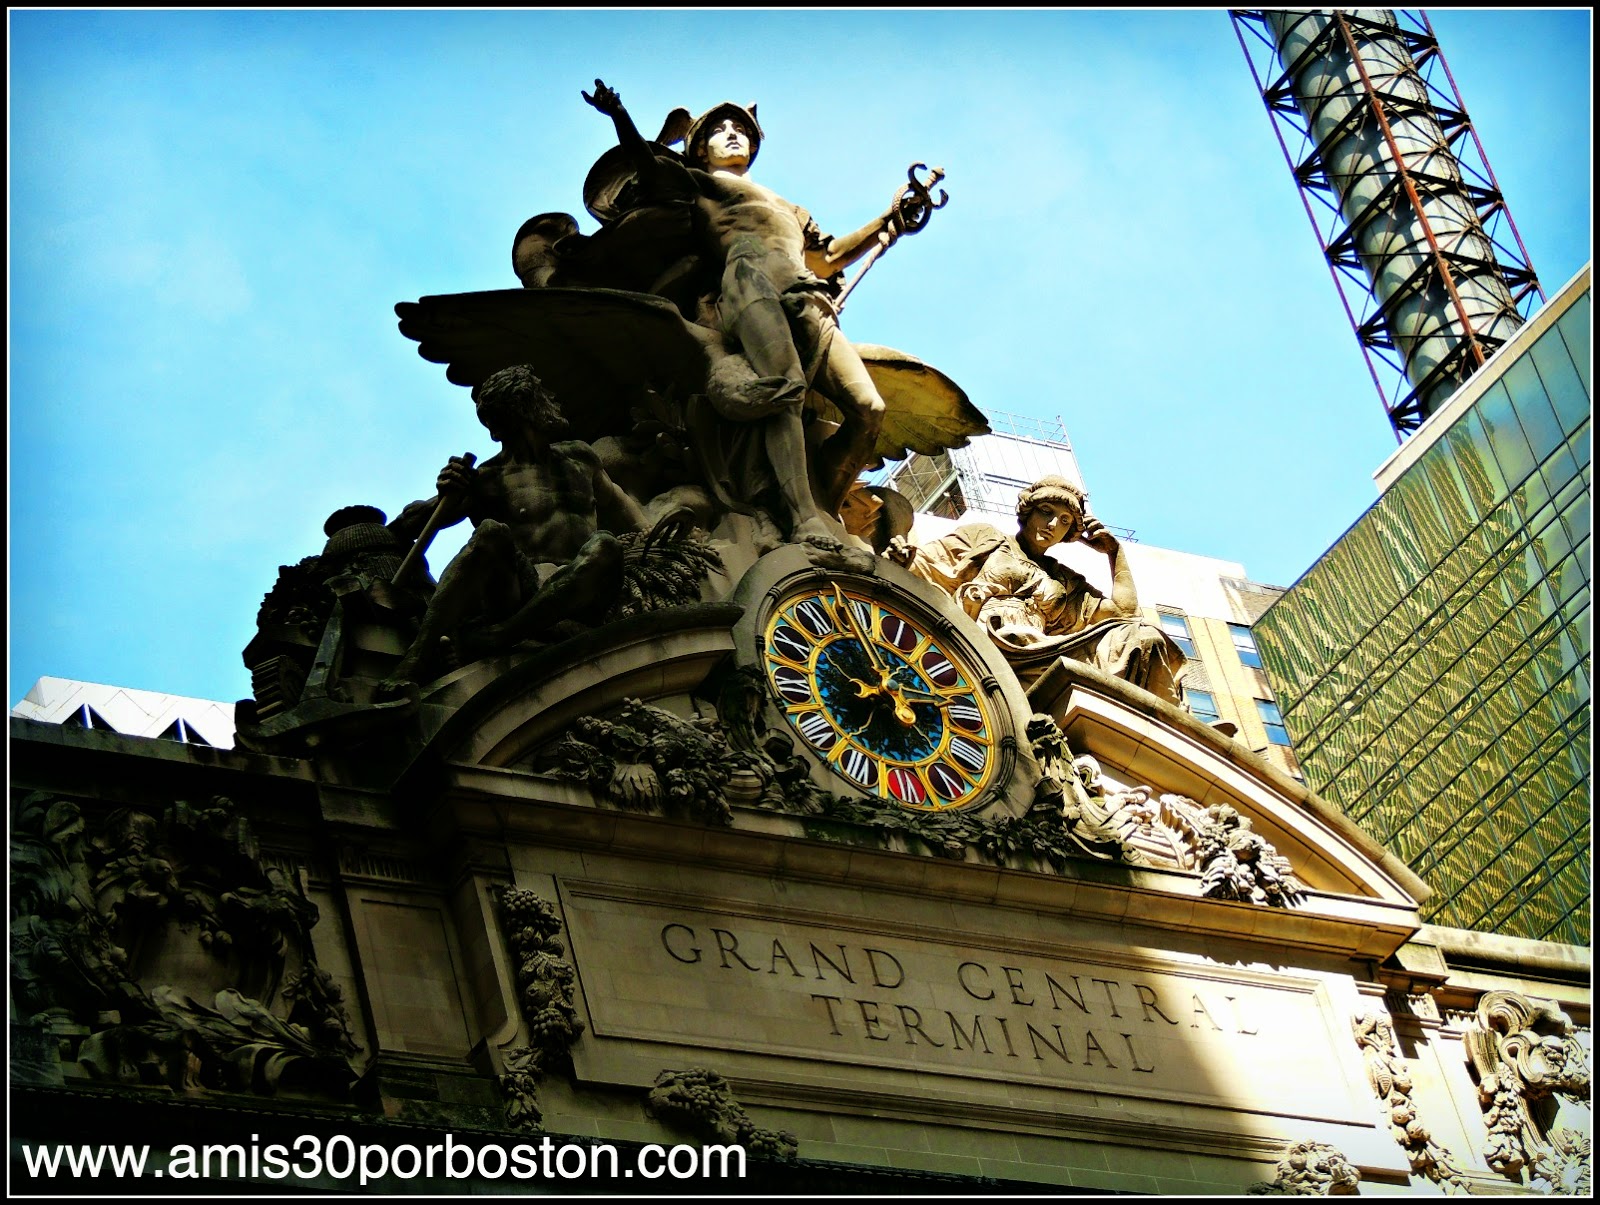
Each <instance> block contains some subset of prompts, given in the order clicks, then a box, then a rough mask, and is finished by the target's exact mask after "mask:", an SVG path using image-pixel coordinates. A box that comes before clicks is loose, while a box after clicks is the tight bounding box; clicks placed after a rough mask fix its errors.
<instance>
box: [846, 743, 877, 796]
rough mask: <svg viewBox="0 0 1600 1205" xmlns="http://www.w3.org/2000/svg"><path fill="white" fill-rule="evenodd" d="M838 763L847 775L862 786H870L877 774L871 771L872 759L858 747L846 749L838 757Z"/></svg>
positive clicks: (874, 781) (873, 783)
mask: <svg viewBox="0 0 1600 1205" xmlns="http://www.w3.org/2000/svg"><path fill="white" fill-rule="evenodd" d="M839 765H840V768H841V769H843V770H844V772H845V773H846V774H847V775H849V776H850V777H851V778H853V779H855V781H857V782H859V783H860V784H861V785H862V786H864V787H870V786H873V785H875V783H876V779H877V775H875V774H874V773H873V772H872V770H873V765H872V759H871V758H870V757H868V756H867V755H866V754H865V753H863V752H861V750H860V749H846V750H845V751H844V756H843V757H841V758H840V759H839Z"/></svg>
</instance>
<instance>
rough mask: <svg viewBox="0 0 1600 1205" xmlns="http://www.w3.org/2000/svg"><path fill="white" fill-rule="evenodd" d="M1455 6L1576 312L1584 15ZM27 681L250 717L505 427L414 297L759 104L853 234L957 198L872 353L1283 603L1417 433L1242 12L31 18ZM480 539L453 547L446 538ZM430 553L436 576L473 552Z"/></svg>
mask: <svg viewBox="0 0 1600 1205" xmlns="http://www.w3.org/2000/svg"><path fill="white" fill-rule="evenodd" d="M1430 17H1431V19H1432V21H1433V24H1434V27H1435V30H1436V32H1437V33H1438V35H1439V38H1440V41H1441V43H1442V45H1443V48H1444V51H1445V54H1446V57H1447V58H1448V60H1449V62H1450V65H1451V68H1452V70H1453V72H1454V75H1455V78H1456V81H1457V83H1458V85H1459V86H1460V89H1461V92H1462V95H1463V97H1464V99H1465V101H1466V104H1467V107H1468V109H1469V111H1470V112H1471V114H1472V117H1473V119H1474V122H1475V124H1476V126H1477V128H1478V131H1479V134H1480V136H1481V138H1482V140H1483V144H1484V146H1485V149H1486V151H1487V153H1488V156H1489V159H1490V161H1491V163H1492V164H1493V166H1494V170H1495V172H1496V175H1497V176H1498V178H1499V181H1500V183H1501V186H1502V188H1503V189H1504V191H1505V193H1506V195H1507V197H1508V199H1509V201H1510V204H1511V208H1512V211H1513V213H1514V214H1515V215H1516V219H1517V223H1518V226H1519V227H1520V229H1521V231H1522V235H1523V238H1524V240H1525V242H1526V244H1527V247H1528V251H1529V255H1530V258H1531V259H1532V262H1533V264H1534V266H1535V268H1536V269H1537V270H1538V272H1539V274H1540V276H1541V278H1542V279H1543V281H1544V283H1545V286H1546V291H1547V293H1553V292H1554V291H1555V290H1556V289H1557V288H1559V287H1560V285H1562V284H1563V283H1564V282H1565V281H1566V280H1568V279H1569V278H1570V277H1571V276H1572V275H1573V274H1574V273H1575V272H1576V271H1577V270H1578V269H1579V268H1580V267H1581V266H1582V265H1583V264H1584V263H1585V262H1587V261H1588V259H1589V258H1590V255H1591V245H1590V220H1591V213H1590V206H1591V184H1590V175H1591V163H1590V152H1589V145H1590V141H1591V120H1592V114H1591V76H1590V57H1591V38H1592V32H1591V16H1590V14H1589V12H1588V11H1587V10H1577V9H1572V10H1548V11H1545V10H1541V11H1525V10H1517V11H1512V10H1439V11H1431V10H1430ZM8 26H9V60H10V61H9V67H10V105H9V116H10V131H9V133H10V138H9V169H10V170H9V173H8V179H9V186H10V187H9V202H10V205H9V235H10V238H9V251H8V258H9V301H10V307H9V317H10V321H9V335H10V339H9V346H10V357H9V368H10V375H9V434H10V442H9V469H10V474H9V502H10V507H9V518H10V522H9V536H10V540H9V552H10V563H9V580H10V586H11V591H10V609H9V619H10V640H9V643H10V661H11V667H10V696H11V701H12V702H15V701H16V700H18V699H20V698H21V697H22V695H23V694H24V693H25V692H26V691H27V689H28V687H29V686H30V685H32V683H33V682H34V681H35V680H36V679H37V678H38V677H40V676H41V675H54V676H58V677H67V678H79V679H85V680H89V681H95V682H105V683H111V684H115V685H120V686H132V687H139V688H143V689H149V690H162V691H170V692H172V693H176V694H186V695H195V696H200V697H205V698H214V699H222V700H233V699H237V698H241V697H244V696H246V695H247V694H248V693H249V682H248V677H247V675H246V673H245V670H244V667H243V665H242V663H241V661H240V650H241V649H242V648H243V647H244V645H245V643H246V641H248V640H249V638H250V637H251V635H252V634H253V632H254V617H255V612H256V608H257V607H258V606H259V604H260V601H261V596H262V594H263V593H264V592H265V591H266V590H267V588H268V587H269V586H271V584H272V582H273V579H274V577H275V575H276V572H277V567H278V566H279V565H280V564H287V563H293V562H295V561H298V560H299V559H301V558H302V557H305V556H307V555H310V554H311V553H313V552H316V551H318V550H319V548H320V546H321V543H322V538H323V537H322V522H323V520H324V519H325V518H326V517H327V515H328V514H329V513H330V512H331V511H333V510H334V509H336V508H338V507H340V506H344V505H347V504H350V503H354V502H370V503H373V504H375V505H377V506H380V507H382V508H383V509H385V510H386V511H387V512H388V513H389V514H390V515H391V516H392V515H394V514H395V513H397V512H398V511H399V509H400V508H401V506H403V505H404V504H405V503H406V502H408V501H410V500H412V499H414V498H419V497H426V496H428V495H429V494H430V493H431V490H432V483H433V478H434V475H435V473H436V472H437V470H438V468H439V466H440V465H441V464H442V463H443V462H444V460H445V458H446V457H447V456H449V455H452V454H459V453H461V452H465V451H469V450H470V451H474V452H476V453H478V454H479V455H480V456H483V455H487V454H488V453H490V452H491V451H492V450H493V445H492V444H491V443H490V441H489V440H488V439H487V437H486V436H485V435H484V433H483V432H482V430H481V428H479V427H478V425H477V423H476V421H475V420H474V418H473V415H472V408H471V406H470V404H469V402H468V400H467V395H466V391H465V390H462V389H460V388H458V387H456V386H453V385H450V384H449V383H447V382H446V380H445V378H444V370H443V368H442V367H440V366H436V365H431V364H428V363H427V362H425V361H423V360H422V359H420V358H419V357H418V356H417V354H416V351H415V345H414V344H413V343H411V342H410V341H409V340H407V339H405V338H404V337H402V336H401V335H400V334H399V333H398V331H397V330H396V325H395V318H394V313H393V306H394V303H395V302H397V301H404V300H412V299H415V298H417V297H419V296H422V295H425V294H430V293H449V292H464V291H471V290H477V289H493V288H507V287H514V286H515V285H516V283H517V282H516V279H515V277H514V275H513V274H512V271H511V263H510V252H511V241H512V236H513V234H514V233H515V231H516V229H517V227H518V226H519V225H520V224H521V223H522V221H523V220H524V219H526V218H527V217H529V216H531V215H533V214H535V213H540V212H544V211H548V210H567V211H569V212H572V213H575V214H578V215H580V216H581V219H582V223H583V229H585V230H592V229H593V226H594V223H593V222H592V220H591V219H589V218H588V216H587V215H586V214H583V212H582V203H581V197H580V187H581V184H582V180H583V177H584V174H585V173H586V171H587V170H588V167H589V165H590V164H591V163H592V162H593V160H594V159H595V158H596V157H597V156H598V155H599V154H600V153H601V152H602V151H604V150H605V149H606V148H607V147H608V146H609V145H611V143H612V134H611V130H610V126H609V122H607V121H606V120H605V119H604V118H602V117H600V116H599V115H598V114H596V113H594V112H593V111H592V110H591V109H589V108H588V107H587V106H586V105H585V104H584V103H583V101H582V100H581V99H580V97H579V92H580V90H583V89H587V88H589V87H590V86H591V84H592V81H593V80H594V78H595V77H596V76H600V77H602V78H604V79H605V80H606V82H607V83H609V84H611V85H612V86H614V87H616V88H617V89H618V90H619V91H620V92H621V93H622V96H623V98H624V101H625V102H626V103H627V104H628V106H629V108H630V110H631V111H632V112H633V113H634V114H635V116H636V117H637V119H638V122H639V125H640V126H641V128H644V130H645V133H646V134H650V133H653V132H654V129H655V127H656V125H657V124H658V123H659V121H660V120H661V118H662V117H663V116H664V115H665V113H666V112H667V110H669V109H670V108H672V107H674V106H676V105H684V106H686V107H688V108H689V109H690V110H691V111H693V112H696V113H698V112H700V111H701V110H703V109H705V108H708V107H709V106H710V105H712V104H714V103H716V102H718V101H721V100H725V99H733V100H738V101H741V102H744V101H749V100H756V101H758V102H759V103H760V115H761V121H762V124H763V126H764V127H765V131H766V134H767V141H766V143H765V145H764V146H763V149H762V152H761V157H760V161H759V163H758V164H757V171H756V177H757V178H758V179H759V180H761V181H762V182H763V183H765V184H767V185H768V186H770V187H772V188H775V189H776V190H777V191H778V192H780V193H782V194H783V195H784V196H787V197H789V198H790V199H791V200H794V201H796V202H798V203H800V204H802V205H804V206H805V207H806V208H807V209H809V210H810V211H811V212H812V213H813V214H814V215H815V216H816V218H817V219H818V221H819V222H820V223H821V224H822V226H823V228H824V229H826V230H830V231H832V232H835V233H838V232H843V231H847V230H850V229H854V228H855V227H856V226H858V225H860V224H861V223H862V222H864V221H865V220H867V219H868V218H870V217H871V216H873V215H874V214H876V213H878V212H879V211H881V209H882V208H883V206H884V205H885V204H886V203H887V201H888V199H889V197H890V196H891V195H892V193H893V191H894V189H895V188H896V187H897V186H898V185H899V184H900V183H902V182H903V181H904V179H905V174H904V173H905V169H906V166H907V165H908V164H910V163H913V162H923V163H928V164H937V165H940V166H943V167H944V168H945V170H946V172H947V179H946V181H945V187H946V188H947V189H948V191H949V194H950V203H949V206H948V207H947V208H946V209H945V210H943V211H941V212H940V213H938V214H937V215H935V217H934V220H933V221H932V223H931V224H930V226H929V227H928V229H927V230H926V231H924V232H923V233H921V234H919V235H918V236H916V237H915V238H914V239H908V240H905V241H903V242H902V243H900V244H899V245H897V246H896V247H895V248H894V249H893V250H892V251H891V252H890V253H889V254H888V255H887V256H886V257H885V258H884V259H883V260H882V262H880V263H879V264H878V265H877V266H876V267H875V268H874V269H873V272H872V275H871V276H870V277H868V279H867V281H866V282H865V283H864V284H863V285H862V286H861V288H860V289H859V290H858V291H857V292H856V293H855V294H853V295H852V297H851V300H850V306H849V312H848V314H847V315H846V329H847V331H848V332H849V333H850V335H851V336H852V337H853V338H855V339H856V340H858V341H861V342H869V343H879V344H886V345H888V346H891V347H895V348H898V349H900V350H901V351H905V352H909V353H911V354H912V355H915V356H919V357H921V358H922V359H924V360H926V361H928V362H929V363H931V364H933V365H935V366H936V367H938V368H939V369H941V370H942V371H944V372H945V373H947V374H948V375H949V376H951V377H953V378H954V379H955V380H956V381H957V382H958V383H960V384H961V385H962V387H963V388H964V389H965V390H966V391H967V393H968V394H969V395H970V396H971V397H972V399H973V401H974V402H975V403H976V404H977V405H978V406H979V407H980V408H982V409H986V410H998V411H1010V412H1015V413H1020V414H1024V415H1030V416H1034V417H1040V418H1050V417H1055V416H1059V417H1060V418H1062V419H1063V420H1064V421H1065V423H1066V427H1067V430H1068V432H1069V434H1070V436H1071V439H1072V442H1073V444H1074V446H1075V448H1076V450H1077V453H1078V457H1079V462H1080V464H1081V466H1082V468H1083V472H1084V475H1085V478H1086V480H1087V482H1088V485H1089V489H1090V492H1091V496H1092V498H1093V505H1094V507H1095V510H1096V513H1097V514H1099V515H1100V517H1101V518H1103V519H1104V520H1105V521H1106V522H1108V523H1112V524H1115V525H1117V526H1119V527H1125V528H1131V529H1133V530H1134V531H1135V532H1136V533H1137V537H1138V538H1139V539H1140V540H1142V541H1144V542H1146V543H1150V544H1154V545H1158V546H1161V547H1166V548H1176V549H1182V550H1185V551H1189V552H1197V553H1203V554H1206V555H1209V556H1216V557H1222V558H1226V559H1229V560H1236V561H1241V562H1243V563H1244V565H1245V566H1246V568H1247V570H1248V571H1249V572H1250V574H1251V576H1252V577H1254V578H1256V579H1257V580H1260V581H1267V582H1275V583H1278V584H1282V585H1287V584H1289V583H1290V582H1292V581H1293V580H1294V579H1295V578H1296V577H1298V576H1299V574H1300V573H1301V572H1303V571H1304V570H1305V569H1306V568H1307V567H1309V566H1310V564H1311V563H1312V562H1313V561H1314V560H1315V559H1316V557H1317V556H1318V555H1319V554H1320V553H1321V552H1322V551H1323V550H1324V549H1325V548H1326V547H1327V546H1328V545H1329V544H1330V543H1332V542H1333V540H1334V539H1336V538H1337V537H1338V536H1339V534H1340V533H1341V532H1342V531H1343V530H1344V529H1345V528H1346V527H1348V526H1349V524H1350V523H1351V522H1352V521H1353V520H1354V519H1355V518H1356V517H1357V516H1358V515H1359V514H1360V513H1361V511H1362V510H1364V509H1365V508H1366V507H1367V506H1368V505H1370V503H1371V502H1372V501H1373V499H1374V497H1375V490H1374V487H1373V484H1372V480H1371V474H1372V472H1373V470H1374V469H1375V468H1376V467H1377V466H1378V465H1379V464H1380V463H1381V462H1382V461H1383V459H1384V458H1385V457H1387V456H1388V455H1389V454H1390V453H1391V452H1392V451H1393V450H1394V447H1395V441H1394V437H1393V435H1392V434H1391V433H1390V431H1389V428H1388V425H1387V423H1386V421H1385V419H1384V416H1383V413H1382V410H1381V407H1380V404H1379V401H1378V397H1377V394H1376V392H1375V390H1374V389H1373V386H1372V383H1371V380H1370V378H1369V377H1368V375H1367V370H1366V367H1365V364H1364V362H1363V360H1362V358H1361V355H1360V353H1359V350H1358V348H1357V345H1356V342H1355V339H1354V336H1353V335H1352V334H1351V332H1350V329H1349V326H1348V323H1347V321H1346V319H1345V316H1344V312H1343V310H1342V309H1341V307H1340V304H1339V300H1338V296H1337V294H1336V293H1335V291H1334V288H1333V285H1332V282H1331V281H1330V279H1329V276H1328V271H1327V268H1326V267H1325V265H1324V264H1323V262H1322V260H1321V257H1320V253H1319V252H1318V250H1317V247H1316V244H1315V241H1314V238H1313V235H1312V232H1311V229H1310V226H1309V224H1308V223H1307V221H1306V218H1305V214H1304V212H1303V210H1302V209H1301V205H1300V201H1299V198H1298V195H1297V193H1296V192H1295V190H1294V188H1293V186H1292V184H1291V181H1290V178H1289V174H1288V171H1287V168H1286V167H1285V165H1284V163H1283V160H1282V157H1281V155H1280V152H1279V150H1278V147H1277V144H1276V142H1275V140H1274V138H1273V134H1272V129H1271V126H1270V123H1269V122H1268V120H1267V117H1266V114H1265V111H1264V110H1263V108H1262V105H1261V101H1260V98H1259V96H1258V95H1257V94H1256V92H1255V90H1254V84H1253V82H1252V80H1251V76H1250V72H1249V70H1248V69H1247V67H1246V64H1245V61H1244V56H1243V55H1242V54H1241V52H1240V49H1239V45H1238V43H1237V41H1236V40H1235V37H1234V33H1233V28H1232V26H1231V24H1230V22H1229V20H1228V17H1227V15H1226V13H1225V12H1224V11H1223V10H1220V9H1216V10H1173V11H1164V12H1145V11H1106V12H1095V11H1089V12H1077V11H1014V12H964V11H939V12H918V11H900V10H896V11H892V12H850V11H830V12H823V11H801V12H794V11H785V12H757V11H726V10H712V11H699V12H687V11H686V12H673V11H637V12H621V11H616V12H589V13H576V12H559V11H551V12H541V11H495V10H490V11H481V12H429V11H373V12H366V11H362V12H340V11H322V12H319V11H262V12H234V11H229V12H189V11H165V12H158V11H148V12H141V11H118V12H76V11H74V12H53V11H17V10H12V11H10V12H9V13H8ZM451 546H452V545H450V544H447V543H446V542H444V541H441V542H440V543H439V544H437V545H436V546H435V547H436V549H439V550H443V551H448V549H449V548H450V547H451ZM433 563H434V567H435V570H436V571H437V570H438V569H439V568H440V567H441V566H442V561H441V560H440V559H439V556H438V555H435V557H434V558H433Z"/></svg>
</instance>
